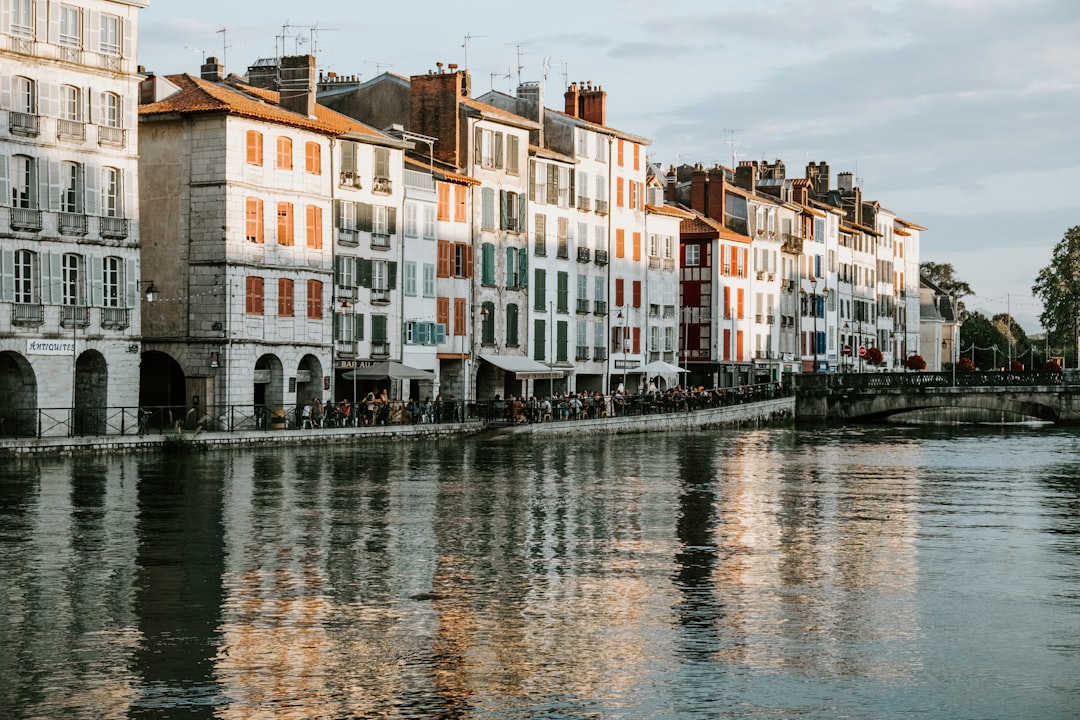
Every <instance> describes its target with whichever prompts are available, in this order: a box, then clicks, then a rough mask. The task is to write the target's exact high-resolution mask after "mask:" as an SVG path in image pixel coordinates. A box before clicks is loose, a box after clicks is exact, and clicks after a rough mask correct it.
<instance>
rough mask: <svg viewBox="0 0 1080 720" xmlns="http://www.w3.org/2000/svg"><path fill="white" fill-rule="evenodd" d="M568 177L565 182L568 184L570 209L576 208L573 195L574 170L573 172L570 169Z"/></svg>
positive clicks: (575, 200)
mask: <svg viewBox="0 0 1080 720" xmlns="http://www.w3.org/2000/svg"><path fill="white" fill-rule="evenodd" d="M569 176H570V177H569V179H568V180H567V182H568V183H570V207H577V195H575V194H574V170H573V168H571V169H570V171H569Z"/></svg>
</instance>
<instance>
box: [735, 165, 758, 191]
mask: <svg viewBox="0 0 1080 720" xmlns="http://www.w3.org/2000/svg"><path fill="white" fill-rule="evenodd" d="M757 174H758V166H757V160H740V161H739V167H737V168H735V187H740V188H742V189H743V190H747V191H749V192H754V188H756V187H757Z"/></svg>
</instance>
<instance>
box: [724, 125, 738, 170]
mask: <svg viewBox="0 0 1080 720" xmlns="http://www.w3.org/2000/svg"><path fill="white" fill-rule="evenodd" d="M740 130H741V128H734V129H731V128H724V132H725V133H726V134H727V136H728V139H727V140H725V141H724V143H725V144H727V145H729V146H730V147H731V169H732V170H734V169H735V166H736V164H737V163H738V158H739V153H738V152H736V150H735V146H736V145H742V143H740V142H736V141H735V133H737V132H740Z"/></svg>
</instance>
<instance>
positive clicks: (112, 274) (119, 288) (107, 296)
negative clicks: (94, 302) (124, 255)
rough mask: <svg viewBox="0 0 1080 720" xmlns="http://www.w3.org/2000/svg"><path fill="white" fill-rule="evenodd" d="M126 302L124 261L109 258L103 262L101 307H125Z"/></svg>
mask: <svg viewBox="0 0 1080 720" xmlns="http://www.w3.org/2000/svg"><path fill="white" fill-rule="evenodd" d="M126 305H127V303H125V302H124V261H123V259H121V258H118V257H114V256H109V257H107V258H104V259H103V260H102V262H101V306H102V307H114V308H115V307H125V306H126Z"/></svg>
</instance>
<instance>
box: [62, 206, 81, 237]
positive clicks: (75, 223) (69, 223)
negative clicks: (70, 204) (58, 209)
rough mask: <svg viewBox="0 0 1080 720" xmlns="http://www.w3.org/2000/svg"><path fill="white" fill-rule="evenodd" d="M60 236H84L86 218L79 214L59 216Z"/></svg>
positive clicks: (67, 213) (65, 213) (63, 213)
mask: <svg viewBox="0 0 1080 720" xmlns="http://www.w3.org/2000/svg"><path fill="white" fill-rule="evenodd" d="M58 224H59V226H60V234H61V235H85V234H86V216H85V215H82V214H79V213H70V212H62V213H60V216H59V222H58Z"/></svg>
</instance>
